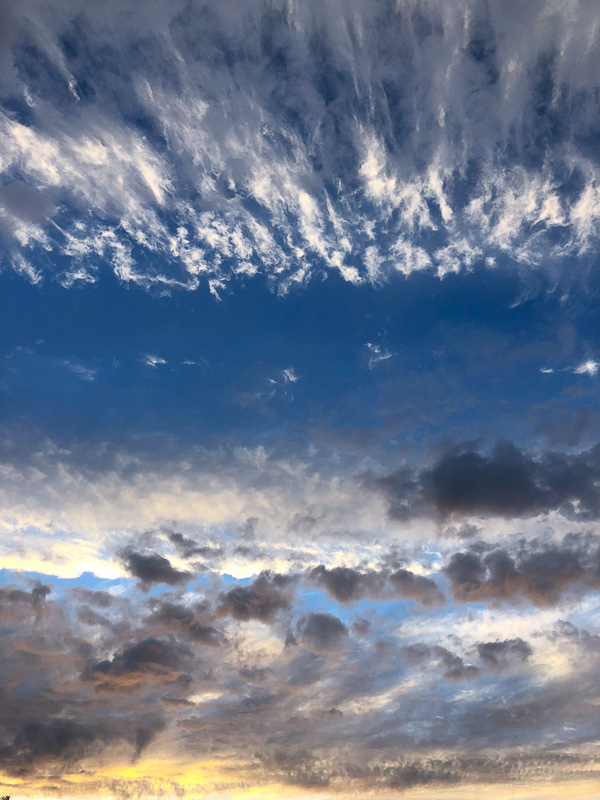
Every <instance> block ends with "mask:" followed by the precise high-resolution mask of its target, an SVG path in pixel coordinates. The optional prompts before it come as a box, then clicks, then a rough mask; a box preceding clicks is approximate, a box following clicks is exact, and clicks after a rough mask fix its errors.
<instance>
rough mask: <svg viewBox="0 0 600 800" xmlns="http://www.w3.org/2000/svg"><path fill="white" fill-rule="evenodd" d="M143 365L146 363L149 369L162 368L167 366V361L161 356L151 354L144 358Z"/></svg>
mask: <svg viewBox="0 0 600 800" xmlns="http://www.w3.org/2000/svg"><path fill="white" fill-rule="evenodd" d="M142 363H144V364H145V365H146V366H147V367H161V366H163V365H164V364H166V363H167V362H166V360H165V359H164V358H161V357H160V356H155V355H152V354H150V353H147V354H146V355H144V356H142Z"/></svg>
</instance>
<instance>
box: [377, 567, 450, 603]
mask: <svg viewBox="0 0 600 800" xmlns="http://www.w3.org/2000/svg"><path fill="white" fill-rule="evenodd" d="M390 581H391V582H392V584H393V585H394V587H395V589H396V591H397V592H398V594H399V595H400V596H401V597H405V598H406V599H407V600H414V601H415V602H417V603H421V604H422V605H424V606H437V605H441V604H443V603H444V602H445V600H446V598H445V597H444V595H443V593H442V592H441V591H440V589H439V588H438V586H437V584H436V582H435V581H434V580H432V579H431V578H426V577H425V576H424V575H415V573H414V572H410V571H409V570H407V569H399V570H396V572H394V573H392V575H390Z"/></svg>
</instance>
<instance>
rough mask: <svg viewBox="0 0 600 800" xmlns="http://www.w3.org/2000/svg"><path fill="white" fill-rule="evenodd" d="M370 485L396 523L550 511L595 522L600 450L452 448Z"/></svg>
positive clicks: (499, 446) (599, 494) (507, 445)
mask: <svg viewBox="0 0 600 800" xmlns="http://www.w3.org/2000/svg"><path fill="white" fill-rule="evenodd" d="M373 484H374V485H375V486H377V487H379V488H380V489H381V490H382V491H383V492H384V494H385V496H386V497H387V498H388V500H389V511H390V515H391V516H392V517H394V518H396V519H399V520H402V519H409V518H410V517H412V516H415V515H417V516H418V515H428V514H439V515H440V516H441V517H448V516H450V515H456V516H459V517H460V516H469V515H471V516H483V517H505V518H515V517H521V518H523V517H525V518H526V517H535V516H537V515H541V514H548V513H549V512H551V511H558V512H560V513H561V514H563V515H564V516H566V517H567V518H568V519H571V520H583V521H587V520H596V519H598V517H599V516H600V447H599V446H597V445H596V446H595V447H592V448H591V449H590V450H587V451H583V452H580V453H575V454H567V453H560V452H552V451H548V452H542V453H540V454H530V453H527V452H526V451H524V450H521V449H519V448H518V447H517V446H515V445H514V444H512V443H510V442H499V443H498V444H497V445H496V446H495V448H494V449H493V450H492V451H491V452H489V453H486V452H483V453H481V452H478V451H477V450H474V449H473V448H472V445H470V444H465V445H458V446H456V447H454V448H453V449H452V450H450V451H449V452H447V453H445V454H444V455H443V456H442V457H441V458H440V459H439V460H438V461H437V462H436V463H434V464H433V465H432V466H431V467H426V468H424V469H422V470H417V469H413V468H410V467H406V468H402V469H400V470H397V471H395V472H393V473H391V474H390V475H387V476H384V477H380V478H376V479H374V480H373ZM462 535H463V536H464V535H465V534H464V532H463V534H462ZM468 535H471V532H470V531H469V530H467V536H468Z"/></svg>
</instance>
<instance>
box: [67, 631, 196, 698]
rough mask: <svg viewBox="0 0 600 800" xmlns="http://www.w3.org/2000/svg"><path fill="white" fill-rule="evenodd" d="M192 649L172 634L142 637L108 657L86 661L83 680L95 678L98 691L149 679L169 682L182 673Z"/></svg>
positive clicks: (122, 688)
mask: <svg viewBox="0 0 600 800" xmlns="http://www.w3.org/2000/svg"><path fill="white" fill-rule="evenodd" d="M191 656H192V652H191V650H189V648H187V647H186V646H185V645H183V644H182V643H180V642H178V641H177V640H176V639H174V638H170V639H166V640H162V639H155V638H153V637H148V638H146V639H142V640H140V641H139V642H136V643H135V644H132V645H131V646H129V647H126V648H125V649H124V650H122V651H121V652H119V653H117V654H115V655H114V656H113V657H112V658H111V659H105V660H104V661H99V662H96V663H90V664H88V665H87V667H86V669H85V671H84V673H83V676H82V677H83V679H84V680H91V681H94V683H95V685H96V688H97V689H98V690H99V691H127V690H129V689H132V688H136V687H137V686H140V685H143V684H145V683H146V682H148V681H159V682H162V683H169V682H172V681H174V680H177V679H178V678H180V677H181V676H182V672H181V668H182V666H183V664H185V663H186V662H188V660H189V658H190V657H191Z"/></svg>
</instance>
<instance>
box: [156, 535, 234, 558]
mask: <svg viewBox="0 0 600 800" xmlns="http://www.w3.org/2000/svg"><path fill="white" fill-rule="evenodd" d="M168 536H169V541H170V542H171V544H173V545H175V547H176V548H177V550H178V551H179V552H180V554H181V555H182V556H183V558H192V556H202V558H215V557H217V556H221V555H223V548H221V547H214V546H212V545H200V544H198V542H197V541H196V540H195V539H191V538H190V537H189V536H184V535H183V534H182V533H176V532H173V531H170V532H169V534H168Z"/></svg>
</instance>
